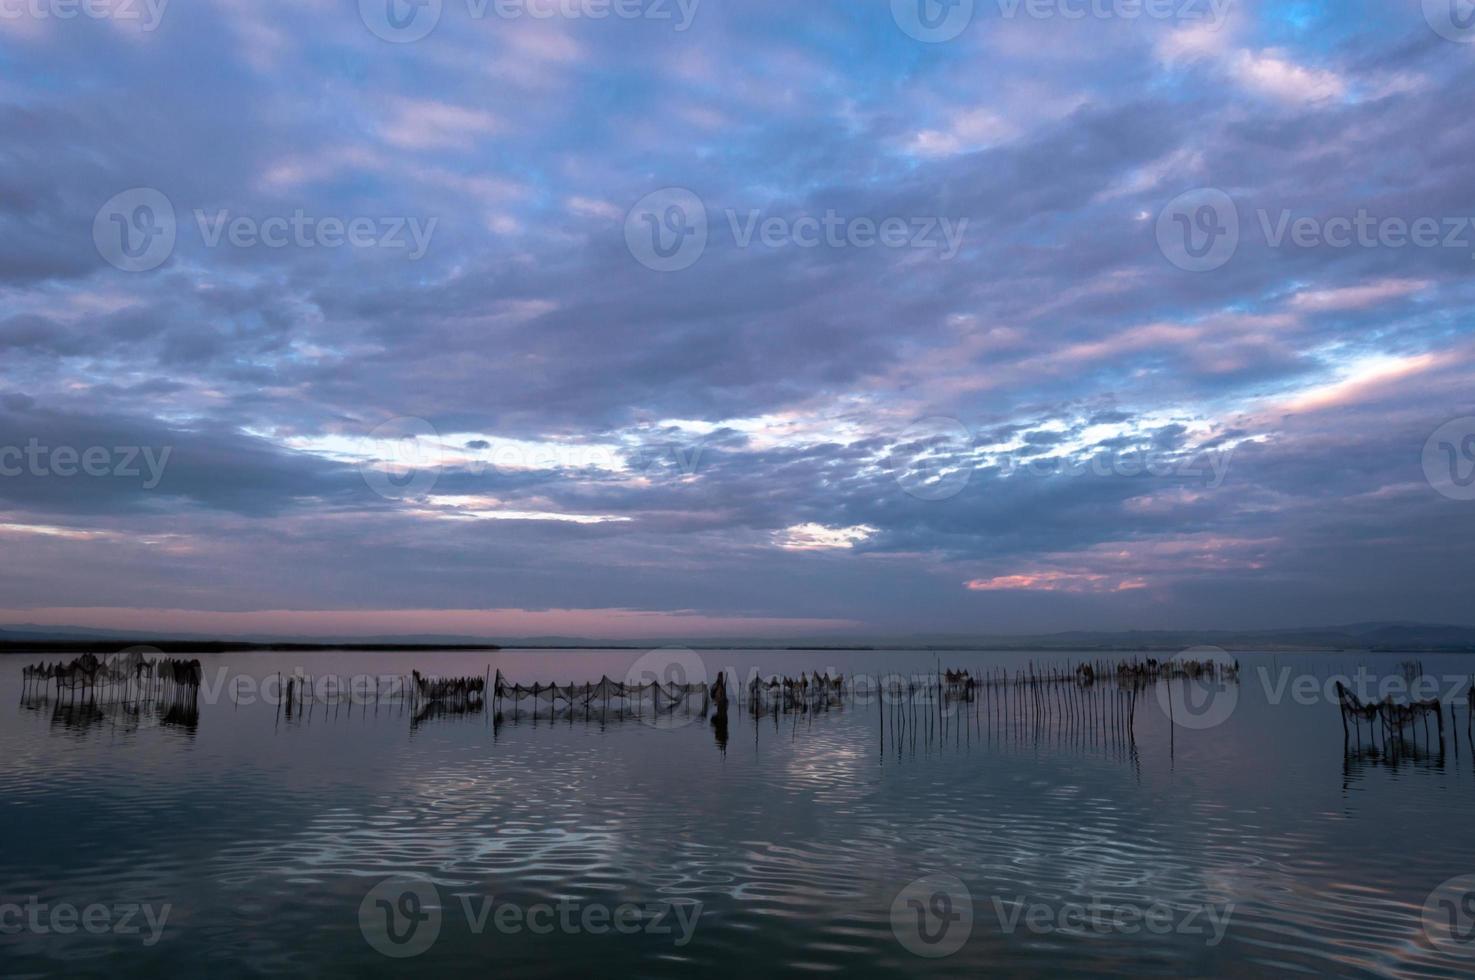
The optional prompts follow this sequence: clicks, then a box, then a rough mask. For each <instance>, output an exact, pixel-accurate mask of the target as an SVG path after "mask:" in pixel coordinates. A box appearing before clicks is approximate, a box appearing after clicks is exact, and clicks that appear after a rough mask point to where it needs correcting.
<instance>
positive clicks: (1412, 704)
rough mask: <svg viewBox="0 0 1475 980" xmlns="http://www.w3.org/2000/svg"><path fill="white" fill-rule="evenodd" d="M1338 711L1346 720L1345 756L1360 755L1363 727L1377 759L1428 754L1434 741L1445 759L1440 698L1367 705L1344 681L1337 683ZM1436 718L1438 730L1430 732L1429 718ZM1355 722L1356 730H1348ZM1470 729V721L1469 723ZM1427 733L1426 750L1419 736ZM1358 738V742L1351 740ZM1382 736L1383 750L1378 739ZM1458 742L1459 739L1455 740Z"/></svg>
mask: <svg viewBox="0 0 1475 980" xmlns="http://www.w3.org/2000/svg"><path fill="white" fill-rule="evenodd" d="M1336 690H1337V707H1338V710H1339V712H1340V714H1341V718H1342V745H1343V750H1344V752H1345V753H1350V754H1354V755H1360V754H1362V753H1363V748H1362V723H1363V722H1364V721H1366V722H1367V724H1368V741H1369V750H1370V752H1371V753H1373V754H1374V757H1376V756H1377V755H1381V756H1384V757H1396V756H1398V755H1401V754H1403V753H1406V752H1412V753H1413V754H1414V755H1415V756H1417V755H1418V754H1420V752H1421V751H1422V752H1424V753H1425V754H1428V752H1429V749H1430V747H1431V742H1432V739H1433V738H1437V739H1438V740H1439V747H1438V753H1437V754H1438V756H1439V758H1440V759H1441V760H1442V759H1443V757H1444V707H1443V705H1442V704H1441V703H1440V702H1439V699H1438V698H1429V699H1427V700H1422V701H1408V702H1405V703H1398V702H1395V701H1394V700H1393V698H1392V697H1391V696H1389V697H1385V698H1384V699H1383V700H1381V701H1370V702H1369V701H1363V700H1362V699H1361V698H1359V697H1358V696H1357V695H1356V694H1354V693H1352V691H1350V690H1349V689H1348V688H1347V687H1346V686H1345V685H1344V684H1343V683H1342V682H1341V681H1337V683H1336ZM1430 715H1433V716H1434V725H1435V727H1434V730H1433V731H1432V732H1431V731H1430V728H1429V716H1430ZM1349 718H1350V719H1351V720H1352V729H1351V731H1350V732H1349V730H1348V727H1347V721H1348V719H1349ZM1450 721H1451V724H1453V723H1454V708H1453V706H1451V707H1450ZM1467 725H1468V719H1467ZM1421 730H1422V731H1423V733H1424V748H1423V750H1421V749H1420V747H1419V732H1420V731H1421ZM1349 735H1355V736H1356V740H1355V742H1353V741H1351V740H1350V739H1349ZM1379 735H1381V736H1382V744H1381V746H1380V745H1379V744H1378V736H1379ZM1455 737H1456V739H1458V735H1456V736H1455Z"/></svg>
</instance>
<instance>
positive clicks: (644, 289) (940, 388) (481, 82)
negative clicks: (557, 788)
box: [0, 0, 1475, 637]
mask: <svg viewBox="0 0 1475 980" xmlns="http://www.w3.org/2000/svg"><path fill="white" fill-rule="evenodd" d="M1470 13H1471V9H1470V6H1469V4H1468V3H1466V0H1427V2H1425V0H1368V2H1361V0H1328V2H1316V0H1304V2H1278V0H1216V2H1215V3H1213V4H1210V3H1209V0H1144V2H1132V0H1017V2H1016V0H955V2H952V3H951V4H942V3H938V2H937V0H894V2H891V0H813V2H806V3H792V2H784V3H780V2H771V0H742V2H732V0H681V2H678V0H415V2H410V0H362V2H360V0H291V2H277V0H172V2H165V0H86V2H85V3H84V2H83V0H0V158H3V161H4V165H3V166H0V554H3V555H4V558H5V561H4V562H3V565H0V623H21V622H39V623H53V624H60V623H64V624H74V625H83V626H100V627H113V628H128V629H142V630H158V631H161V632H162V631H171V630H188V631H196V632H223V633H241V632H255V633H293V634H303V633H334V634H343V633H355V632H359V633H394V632H416V633H424V632H445V633H460V634H478V635H488V636H498V635H501V636H507V635H541V634H578V635H587V636H609V637H620V636H664V635H669V636H677V635H681V636H701V635H751V636H757V635H774V636H778V635H786V636H797V635H817V634H831V633H840V632H844V633H857V634H860V633H876V634H880V633H885V634H896V633H957V632H975V633H979V632H1049V631H1053V630H1064V629H1076V628H1089V629H1121V628H1192V627H1201V628H1254V627H1277V626H1291V625H1298V624H1322V623H1345V622H1359V621H1368V620H1378V619H1399V620H1423V621H1432V622H1448V623H1461V624H1475V606H1472V605H1471V604H1470V602H1469V595H1470V584H1469V583H1470V581H1471V579H1472V575H1475V555H1472V553H1475V549H1472V548H1471V545H1470V542H1471V535H1470V532H1471V530H1472V528H1475V499H1472V498H1475V486H1472V485H1471V483H1472V472H1475V386H1472V383H1471V382H1472V366H1475V337H1472V331H1471V329H1470V328H1471V323H1472V307H1475V278H1472V275H1471V273H1472V270H1475V222H1472V218H1475V179H1472V174H1475V170H1472V161H1475V127H1472V126H1471V125H1469V122H1468V117H1469V108H1468V106H1469V93H1470V92H1471V91H1472V90H1475V18H1472V17H1470V16H1467V15H1469V14H1470ZM1467 22H1471V23H1467Z"/></svg>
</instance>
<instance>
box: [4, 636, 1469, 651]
mask: <svg viewBox="0 0 1475 980" xmlns="http://www.w3.org/2000/svg"><path fill="white" fill-rule="evenodd" d="M134 647H150V648H153V649H155V650H158V651H159V652H160V653H329V652H340V653H491V652H498V651H505V650H549V651H555V650H569V651H592V650H651V649H659V647H652V646H650V645H647V644H618V643H600V644H550V645H541V644H531V645H516V646H503V645H499V644H495V643H292V642H282V643H274V642H251V641H245V640H239V641H238V640H156V641H153V642H148V641H139V640H107V639H103V640H37V641H35V642H22V641H16V640H3V641H0V655H4V654H48V653H55V654H62V653H72V654H80V653H96V654H112V653H118V652H121V651H124V650H129V649H132V648H134ZM672 647H674V648H680V649H687V650H735V651H754V652H769V653H805V652H808V653H816V652H817V653H1046V654H1078V653H1087V654H1126V653H1153V654H1169V655H1171V654H1176V653H1180V652H1182V649H1183V648H1182V647H1181V646H1178V645H1165V646H1154V645H1151V644H1130V645H1111V646H1107V645H1100V646H1090V645H1076V646H1039V645H1030V644H1027V643H1026V644H999V643H989V644H971V645H958V646H920V645H910V646H904V645H889V644H888V645H880V646H878V645H874V644H857V645H836V646H813V645H807V646H802V645H788V644H784V645H776V646H759V645H734V644H715V645H705V644H690V643H687V644H672ZM1220 649H1222V650H1224V651H1225V652H1227V653H1408V654H1419V653H1467V654H1475V646H1468V645H1460V646H1454V645H1450V646H1432V645H1426V646H1417V645H1408V646H1403V645H1400V646H1361V647H1352V646H1344V647H1336V646H1281V645H1272V644H1259V645H1255V646H1239V645H1233V646H1222V645H1221V646H1220Z"/></svg>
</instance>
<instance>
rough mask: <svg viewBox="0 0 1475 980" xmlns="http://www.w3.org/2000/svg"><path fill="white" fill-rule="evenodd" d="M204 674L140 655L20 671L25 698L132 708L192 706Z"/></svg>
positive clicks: (85, 658) (196, 667)
mask: <svg viewBox="0 0 1475 980" xmlns="http://www.w3.org/2000/svg"><path fill="white" fill-rule="evenodd" d="M202 676H203V671H202V668H201V666H200V661H198V660H177V659H174V658H172V657H159V658H157V659H147V658H145V657H143V655H142V654H141V653H139V652H137V651H135V652H133V653H131V654H126V655H123V656H118V657H112V658H109V659H100V658H98V657H97V656H95V655H93V654H91V653H84V654H82V655H81V656H80V657H77V658H76V659H75V660H72V661H70V662H61V661H58V662H56V663H39V664H31V665H27V666H25V667H22V668H21V697H22V698H23V699H35V698H49V697H51V696H52V691H53V689H54V690H55V696H56V699H57V700H58V701H60V700H62V699H63V697H64V696H65V698H66V699H67V700H69V701H76V700H83V701H90V702H93V703H99V704H113V703H121V704H134V703H139V702H145V701H155V700H170V701H176V700H193V698H194V697H195V696H196V695H197V694H198V692H199V689H200V681H201V678H202Z"/></svg>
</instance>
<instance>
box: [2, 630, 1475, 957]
mask: <svg viewBox="0 0 1475 980" xmlns="http://www.w3.org/2000/svg"><path fill="white" fill-rule="evenodd" d="M647 656H649V655H647ZM660 656H665V655H664V654H662V655H658V657H657V659H659V657H660ZM683 656H689V655H683ZM1092 656H1093V655H1083V657H1082V658H1071V657H1069V656H1067V655H1063V654H1061V655H1056V654H1048V655H1041V654H997V653H988V654H983V653H979V654H961V653H945V654H940V655H936V656H934V655H933V654H930V653H929V654H921V653H917V654H909V653H892V652H888V653H880V652H866V651H857V652H844V653H841V652H831V651H824V652H774V651H702V652H700V654H699V658H700V660H701V662H702V664H703V665H704V667H705V669H706V670H707V671H708V673H709V676H710V677H715V675H716V672H717V671H718V670H725V671H729V672H735V673H736V674H738V675H739V677H740V678H741V677H744V676H746V675H747V673H748V672H749V671H751V670H752V669H755V668H756V669H757V670H759V671H760V672H762V673H763V674H770V673H776V672H782V673H787V674H790V675H797V674H798V673H799V672H800V671H803V670H823V669H830V670H832V671H841V672H844V673H845V674H847V675H853V674H856V673H859V672H868V673H872V674H882V673H886V672H891V671H896V672H900V673H902V674H908V675H910V674H917V673H924V672H925V673H930V672H931V671H932V670H933V669H934V668H935V666H936V665H937V664H938V663H939V662H940V663H941V665H942V666H943V667H949V666H955V667H956V666H961V667H967V668H969V669H971V670H980V671H982V670H990V669H997V668H998V667H1000V666H1003V665H1008V666H1010V667H1013V668H1017V667H1019V666H1021V665H1023V664H1026V663H1027V662H1029V661H1030V660H1034V661H1036V662H1037V663H1054V664H1064V663H1067V662H1068V661H1070V660H1072V659H1086V658H1090V657H1092ZM1236 656H1237V657H1238V659H1239V661H1240V663H1241V675H1240V679H1239V682H1238V684H1237V685H1228V686H1227V687H1226V688H1225V689H1221V690H1218V691H1217V693H1216V694H1215V695H1214V697H1215V699H1216V700H1214V701H1213V703H1212V704H1210V705H1209V706H1208V707H1207V708H1205V707H1204V706H1203V704H1202V703H1200V702H1194V701H1193V699H1192V695H1193V692H1191V691H1190V692H1187V693H1188V695H1189V699H1188V700H1187V701H1179V702H1175V701H1173V699H1172V696H1169V695H1173V692H1171V691H1170V690H1169V689H1168V688H1167V686H1166V685H1161V684H1160V685H1155V686H1154V687H1153V688H1150V689H1148V690H1146V691H1144V692H1142V693H1141V695H1140V696H1139V697H1138V700H1137V704H1136V710H1135V719H1134V720H1133V722H1132V725H1131V734H1130V735H1129V736H1127V737H1122V735H1121V732H1122V731H1123V729H1122V728H1121V727H1115V728H1111V727H1106V726H1097V725H1094V724H1091V725H1087V724H1085V723H1083V722H1082V721H1081V720H1080V719H1081V718H1083V717H1085V716H1084V715H1080V714H1074V713H1071V712H1074V711H1075V709H1074V708H1070V707H1069V706H1068V705H1069V703H1068V702H1059V701H1057V702H1054V704H1055V707H1054V708H1053V709H1052V710H1053V711H1055V714H1054V715H1052V716H1051V718H1050V720H1049V721H1047V722H1045V723H1042V724H1034V723H1033V722H1031V721H1029V720H1028V717H1027V716H1025V717H1021V716H1019V715H1018V714H1017V711H1018V705H1017V704H1016V705H1015V711H1016V714H1014V715H1013V716H1010V715H1008V714H1007V710H1008V705H1006V704H1004V703H1001V702H1000V701H999V700H996V699H989V698H982V699H979V700H976V701H975V702H973V703H972V704H961V705H960V704H949V705H947V706H946V707H945V708H944V709H943V710H942V711H939V709H938V706H937V705H936V704H929V705H922V706H920V708H916V707H912V706H907V707H906V708H904V709H903V708H898V707H897V706H895V705H880V704H875V703H872V704H864V703H856V702H852V701H851V700H850V699H849V698H847V699H845V701H844V703H837V704H832V705H829V706H828V707H827V708H825V709H824V710H813V711H808V712H804V713H787V714H782V715H764V716H763V717H760V718H758V719H756V720H755V719H754V718H753V717H752V716H751V715H750V714H749V713H748V711H747V710H746V708H739V707H736V706H734V707H733V708H732V709H731V710H730V711H729V712H728V717H727V724H726V727H725V730H724V729H722V728H721V727H719V726H717V725H714V724H713V722H712V720H711V718H710V717H703V716H701V714H700V711H701V708H702V705H701V702H700V699H696V701H695V703H694V704H690V703H689V704H687V705H686V706H685V707H681V708H676V709H673V710H671V711H668V712H663V713H662V714H660V715H657V716H654V717H653V716H652V715H651V713H650V712H649V710H648V709H647V710H645V711H643V712H642V715H641V716H640V717H638V718H637V717H630V716H624V715H622V714H621V713H620V712H619V711H617V710H615V709H612V708H605V707H604V706H602V705H599V704H595V705H592V706H591V710H590V711H587V712H586V711H584V710H583V709H580V710H579V711H577V712H575V713H569V712H568V711H566V710H561V711H560V712H559V713H557V714H556V715H555V716H553V717H551V718H550V716H549V714H548V711H549V708H548V705H547V704H546V703H544V704H542V705H540V706H539V711H538V713H537V714H536V715H535V714H534V712H533V704H532V702H523V703H522V705H521V707H520V709H519V710H518V711H517V712H516V713H515V714H514V712H513V710H512V706H511V705H504V706H503V708H502V712H501V715H500V717H496V716H495V712H493V711H492V710H484V711H480V712H471V713H465V714H449V713H447V714H440V715H432V716H429V717H419V718H417V717H415V716H414V713H413V712H412V711H411V710H410V709H409V708H407V707H406V706H405V705H404V704H402V703H400V702H396V701H389V700H384V701H381V702H380V703H378V704H377V705H376V704H369V705H363V704H357V705H355V704H352V703H351V702H349V701H347V699H343V700H337V701H336V703H333V704H323V703H319V702H318V701H314V702H313V703H312V704H306V705H304V707H303V708H302V709H301V710H298V711H293V712H292V713H291V715H290V716H288V714H287V713H286V712H285V711H283V709H282V708H281V707H280V705H279V704H277V703H275V701H277V700H279V699H276V698H274V697H273V696H272V686H273V684H274V679H275V677H276V675H277V673H278V672H281V673H282V674H284V675H290V674H292V673H293V672H294V671H301V672H302V673H304V674H307V675H312V676H314V677H320V678H321V677H329V676H337V677H341V678H347V677H350V676H351V675H356V674H368V675H385V676H386V677H388V676H390V675H394V676H397V675H401V674H404V673H407V672H408V671H409V670H410V669H411V668H412V667H418V668H419V669H420V670H422V671H423V672H426V673H439V674H463V675H477V676H483V675H484V672H485V671H487V670H488V669H490V670H492V671H496V670H499V669H500V670H501V671H502V672H503V673H504V675H505V676H506V677H507V678H508V680H509V681H513V682H521V683H527V684H530V683H532V682H534V681H540V682H543V683H547V682H549V681H558V682H560V683H568V682H571V681H573V682H580V683H583V682H586V681H587V682H596V681H598V679H599V677H600V676H601V675H606V674H607V675H609V676H611V677H614V678H617V679H621V678H623V677H625V676H626V674H627V672H629V671H630V670H631V669H632V667H633V666H636V665H637V661H638V659H639V658H640V657H641V652H640V651H543V650H540V651H512V650H509V651H499V652H491V653H434V654H426V653H309V654H301V653H281V654H277V653H271V654H267V653H251V654H233V655H226V656H204V657H201V658H200V659H201V660H202V662H203V664H204V668H205V686H204V690H203V691H202V693H201V695H200V697H199V699H198V714H197V716H196V715H195V714H193V713H191V712H187V711H175V712H174V713H173V714H172V715H165V714H164V713H163V712H161V711H160V710H157V709H155V708H153V707H149V706H146V707H144V708H143V709H141V710H138V711H133V710H130V709H127V708H125V707H123V706H112V707H109V706H103V707H102V708H100V709H98V710H96V711H94V710H91V709H83V708H79V707H76V706H70V707H69V706H67V705H66V704H62V705H61V706H58V705H57V704H56V703H55V700H54V698H53V699H52V700H50V701H42V702H37V701H34V700H29V701H28V700H26V699H23V697H22V689H21V676H20V675H21V666H22V664H23V663H28V662H30V661H32V660H34V659H37V658H33V657H23V656H16V657H10V658H5V659H0V694H3V695H4V698H5V707H4V708H3V709H0V745H3V752H0V839H3V840H4V842H5V843H4V846H3V849H0V950H3V953H0V962H3V964H4V965H3V969H0V973H4V974H6V975H10V976H27V975H34V976H62V975H65V976H78V975H99V976H101V975H109V976H119V975H125V976H132V975H137V976H154V975H159V974H178V973H189V974H192V975H203V974H209V975H214V976H219V977H225V976H238V975H257V974H288V975H296V974H313V975H319V976H323V975H335V976H336V975H343V976H361V975H375V974H385V975H387V974H390V973H391V972H393V973H396V974H405V973H409V974H417V975H426V976H429V975H436V976H444V975H452V974H459V973H466V974H471V973H473V972H474V973H476V974H477V975H499V976H512V977H522V976H564V975H569V976H575V975H577V976H583V975H592V974H595V973H596V972H598V973H603V974H608V975H611V976H620V977H624V976H631V977H637V976H651V977H665V976H693V975H699V974H700V973H703V972H704V973H709V974H719V975H724V974H734V973H737V972H739V971H741V972H743V973H748V972H751V971H759V972H760V974H768V975H780V974H782V975H792V974H798V973H834V972H839V971H845V972H847V973H852V974H859V975H878V976H880V975H899V974H903V973H918V974H928V975H939V976H978V975H1012V976H1028V975H1038V976H1050V977H1058V976H1070V975H1080V976H1087V975H1089V976H1101V975H1122V976H1141V975H1171V976H1185V977H1186V976H1208V975H1220V976H1257V975H1266V974H1284V975H1290V974H1307V973H1311V974H1323V975H1341V976H1366V975H1387V976H1468V975H1470V974H1471V972H1472V970H1475V936H1472V935H1471V933H1470V931H1467V928H1466V927H1470V926H1472V925H1475V922H1472V921H1471V919H1470V917H1471V916H1472V915H1475V893H1472V892H1471V891H1469V889H1468V888H1467V887H1466V886H1467V885H1468V884H1469V883H1468V882H1465V883H1461V882H1459V881H1458V880H1457V881H1456V883H1455V884H1454V885H1451V886H1446V887H1445V888H1444V890H1443V891H1442V892H1439V891H1437V890H1438V889H1439V888H1440V886H1441V885H1442V884H1444V883H1445V882H1447V881H1449V880H1450V879H1458V876H1461V875H1467V874H1475V831H1472V828H1475V751H1472V749H1475V746H1472V745H1471V743H1470V742H1469V741H1467V735H1466V725H1467V715H1468V708H1467V702H1466V701H1465V700H1464V698H1465V695H1464V691H1463V689H1462V688H1461V689H1459V690H1458V691H1457V692H1456V691H1455V685H1457V684H1458V683H1459V681H1458V679H1459V678H1463V677H1467V676H1468V675H1469V674H1470V673H1471V672H1472V671H1475V657H1464V656H1435V655H1427V654H1426V655H1419V656H1418V657H1416V658H1412V659H1417V660H1419V661H1421V662H1422V669H1423V672H1424V673H1426V674H1428V675H1430V676H1431V677H1434V678H1446V680H1444V681H1443V683H1442V684H1441V688H1442V689H1441V690H1440V692H1439V693H1440V695H1441V696H1449V695H1451V694H1456V696H1457V700H1458V707H1457V711H1456V714H1455V716H1454V719H1453V721H1450V720H1449V719H1446V726H1447V727H1448V728H1449V731H1448V732H1447V733H1446V739H1445V741H1444V742H1443V751H1442V752H1441V750H1440V742H1439V740H1438V738H1437V737H1432V736H1431V737H1430V738H1424V736H1423V735H1422V731H1421V732H1420V742H1419V745H1418V746H1417V749H1415V748H1414V747H1413V746H1409V747H1407V748H1406V750H1405V751H1404V752H1402V753H1401V754H1400V755H1399V756H1398V758H1397V759H1390V758H1388V757H1387V756H1386V755H1384V754H1382V753H1379V754H1377V755H1376V756H1374V755H1371V754H1369V753H1366V752H1359V751H1356V748H1355V740H1354V745H1353V747H1352V749H1351V751H1349V750H1348V749H1347V748H1346V747H1344V739H1343V729H1342V724H1341V722H1340V720H1339V712H1338V709H1337V706H1336V703H1335V701H1334V700H1328V698H1327V696H1326V691H1327V689H1328V687H1329V683H1330V679H1331V678H1332V677H1333V676H1334V675H1338V674H1344V675H1348V676H1354V675H1355V672H1356V671H1357V669H1358V668H1359V666H1366V667H1367V669H1368V670H1369V671H1370V675H1369V676H1371V677H1374V678H1382V679H1384V683H1387V680H1386V679H1387V678H1397V677H1399V676H1400V675H1401V674H1402V673H1403V669H1402V668H1401V667H1400V661H1404V660H1408V659H1411V658H1409V657H1402V656H1396V655H1388V656H1383V655H1376V656H1373V655H1353V654H1307V655H1294V656H1285V655H1270V654H1263V655H1262V654H1237V655H1236ZM649 662H650V661H649V660H647V661H645V662H644V663H646V664H648V663H649ZM237 677H240V678H244V679H248V680H241V681H234V680H232V679H233V678H237ZM263 681H264V682H266V688H267V691H266V693H265V695H263V694H262V693H260V692H259V691H258V690H257V689H258V687H259V685H260V683H261V682H263ZM320 683H321V682H320ZM381 683H383V684H384V685H385V689H387V684H388V682H387V681H385V682H381ZM1179 683H1182V682H1179ZM243 685H244V686H243ZM1297 685H1299V686H1298V687H1297ZM1098 689H1099V690H1098V691H1097V692H1095V693H1099V694H1101V695H1102V696H1103V697H1104V696H1105V689H1104V686H1103V685H1098ZM1178 693H1184V692H1178ZM1160 695H1161V697H1160ZM1173 696H1176V695H1173ZM237 702H240V703H237ZM1062 703H1064V704H1067V708H1066V711H1067V713H1066V714H1065V715H1062V714H1061V709H1060V705H1061V704H1062ZM1165 704H1178V705H1179V708H1178V709H1177V711H1176V713H1175V714H1174V720H1173V721H1171V722H1170V720H1169V715H1168V713H1167V712H1166V711H1164V710H1163V706H1164V705H1165ZM1185 704H1190V705H1197V706H1198V708H1199V709H1200V710H1198V712H1197V713H1195V712H1194V711H1189V712H1188V713H1186V714H1185V713H1183V712H1182V707H1183V706H1184V705H1185ZM1107 707H1110V705H1107ZM1447 710H1448V708H1446V711H1447ZM903 723H904V724H903ZM1195 726H1206V727H1195ZM1431 731H1432V729H1431ZM1363 743H1364V747H1365V746H1366V735H1365V729H1364V738H1363ZM387 879H393V880H391V881H388V882H386V880H387ZM919 879H920V881H919ZM1471 881H1475V879H1471ZM1451 889H1452V890H1451ZM1462 889H1464V890H1463V891H1462ZM1431 893H1433V896H1434V897H1432V898H1431ZM1451 897H1452V899H1453V901H1454V904H1453V905H1452V906H1442V905H1441V904H1440V903H1441V902H1442V901H1444V900H1446V899H1450V898H1451ZM1426 905H1428V906H1429V908H1431V909H1433V910H1434V913H1435V916H1436V919H1437V916H1438V914H1441V913H1440V910H1441V909H1442V908H1449V909H1453V910H1454V911H1452V912H1450V913H1449V915H1450V916H1451V917H1450V918H1449V923H1448V924H1449V926H1450V927H1451V929H1452V931H1451V930H1450V929H1446V930H1445V932H1444V933H1443V934H1439V933H1438V930H1436V932H1435V934H1434V935H1431V933H1430V929H1429V925H1428V922H1429V915H1428V914H1426ZM68 910H70V911H68ZM58 913H59V914H60V917H59V918H58V917H57V916H58ZM71 916H75V918H71ZM69 925H70V926H71V928H70V929H69V928H68V926H69ZM386 953H388V954H392V955H386ZM940 953H946V954H948V955H936V954H940ZM402 954H414V955H408V956H406V955H402Z"/></svg>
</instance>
